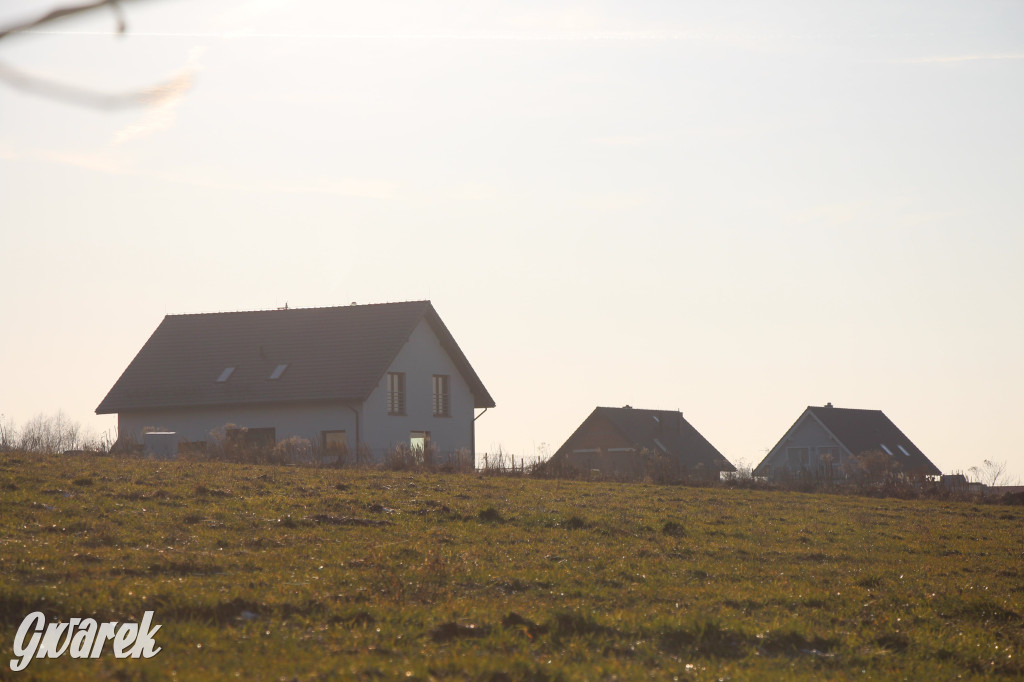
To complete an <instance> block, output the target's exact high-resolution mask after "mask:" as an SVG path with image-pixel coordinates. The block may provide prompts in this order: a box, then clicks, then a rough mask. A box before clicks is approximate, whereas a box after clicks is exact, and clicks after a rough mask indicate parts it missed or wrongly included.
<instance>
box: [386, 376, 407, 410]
mask: <svg viewBox="0 0 1024 682" xmlns="http://www.w3.org/2000/svg"><path fill="white" fill-rule="evenodd" d="M386 389H387V390H386V392H385V400H386V401H387V410H388V416H389V417H404V416H405V372H388V373H387V386H386Z"/></svg>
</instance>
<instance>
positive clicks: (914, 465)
mask: <svg viewBox="0 0 1024 682" xmlns="http://www.w3.org/2000/svg"><path fill="white" fill-rule="evenodd" d="M872 452H880V453H883V454H884V455H885V456H886V457H888V458H889V460H890V463H891V465H892V466H891V468H892V470H893V471H897V472H899V473H902V474H909V475H923V476H937V475H939V474H940V473H941V472H940V471H939V469H938V467H936V466H935V465H934V464H932V462H931V460H929V459H928V458H927V457H925V455H924V453H923V452H921V450H920V449H919V448H918V447H917V446H916V445H914V443H913V442H911V440H910V439H909V438H907V437H906V436H905V435H904V434H903V432H902V431H900V430H899V428H898V427H897V426H896V425H895V424H894V423H892V421H891V420H890V419H889V418H888V417H887V416H885V413H884V412H882V411H881V410H858V409H851V408H840V407H833V406H832V403H828V404H826V405H825V406H824V407H808V408H807V409H806V410H804V412H803V414H801V415H800V417H799V418H798V419H797V420H796V422H795V423H794V424H793V425H792V426H791V427H789V430H788V431H786V433H785V435H783V436H782V438H781V439H780V440H779V442H778V443H776V445H775V447H774V448H772V449H771V450H770V451H769V452H768V454H767V455H765V458H764V459H763V460H761V463H760V464H758V465H757V467H756V468H755V469H754V472H753V473H754V475H755V476H766V477H769V478H772V477H779V476H793V475H810V476H813V477H817V478H842V477H844V476H845V474H846V472H845V464H846V462H848V461H849V460H850V459H851V458H852V457H855V456H859V455H863V454H865V453H872Z"/></svg>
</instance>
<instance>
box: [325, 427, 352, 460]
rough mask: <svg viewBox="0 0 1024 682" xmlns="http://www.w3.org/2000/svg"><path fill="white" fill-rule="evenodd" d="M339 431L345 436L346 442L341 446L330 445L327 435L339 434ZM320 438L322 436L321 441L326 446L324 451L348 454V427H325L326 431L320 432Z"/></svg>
mask: <svg viewBox="0 0 1024 682" xmlns="http://www.w3.org/2000/svg"><path fill="white" fill-rule="evenodd" d="M338 433H340V434H341V435H342V437H343V438H344V440H345V444H344V445H343V446H341V447H340V448H339V447H336V446H332V445H330V444H329V443H328V442H327V437H328V436H330V435H334V434H338ZM320 438H321V442H322V443H323V446H324V452H326V453H334V452H337V453H338V454H341V455H347V454H348V432H347V431H346V429H325V430H324V431H321V432H320Z"/></svg>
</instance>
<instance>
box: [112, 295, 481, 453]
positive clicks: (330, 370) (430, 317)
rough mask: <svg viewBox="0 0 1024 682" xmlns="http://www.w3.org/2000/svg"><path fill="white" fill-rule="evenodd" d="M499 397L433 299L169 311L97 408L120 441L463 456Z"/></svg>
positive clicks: (471, 446)
mask: <svg viewBox="0 0 1024 682" xmlns="http://www.w3.org/2000/svg"><path fill="white" fill-rule="evenodd" d="M489 407H494V400H493V399H492V398H491V396H490V394H489V393H488V392H487V389H486V388H485V387H484V385H483V383H482V382H481V381H480V378H479V377H478V376H477V374H476V372H475V371H474V370H473V367H472V366H471V365H470V364H469V360H467V359H466V356H465V354H464V353H463V352H462V350H461V349H460V348H459V345H458V344H457V343H456V342H455V339H454V338H453V337H452V335H451V333H450V332H449V331H448V328H447V327H446V326H445V324H444V322H442V321H441V318H440V316H438V314H437V312H436V311H435V310H434V307H433V305H431V303H430V301H409V302H402V303H384V304H375V305H351V306H341V307H328V308H305V309H303V308H291V309H288V308H285V309H279V310H261V311H251V312H233V313H212V314H195V315H168V316H166V317H164V319H163V321H162V322H161V323H160V325H159V326H158V327H157V329H156V331H154V332H153V335H152V336H151V337H150V338H149V340H148V341H146V343H145V345H144V346H143V347H142V349H141V350H140V351H139V353H138V355H136V356H135V359H134V360H132V361H131V363H130V364H129V365H128V368H127V369H125V371H124V373H123V374H122V375H121V377H120V378H119V379H118V380H117V382H115V384H114V386H113V388H111V389H110V392H109V393H108V394H107V396H106V397H105V398H104V399H103V402H101V403H100V405H99V407H97V408H96V413H97V414H117V419H118V432H119V439H120V440H121V441H134V442H137V443H141V442H142V440H143V434H144V432H145V431H159V432H163V435H164V437H166V435H167V434H169V433H172V434H174V438H175V439H176V440H177V441H178V442H189V443H191V444H196V443H197V442H199V443H201V442H202V441H208V440H209V439H211V434H214V433H217V431H218V429H223V428H224V427H225V425H233V427H232V429H233V430H235V431H236V432H237V431H242V432H244V434H245V436H246V438H247V439H248V440H249V442H252V441H253V440H254V439H255V440H258V441H260V442H261V443H262V444H264V445H273V444H274V443H276V442H279V441H281V440H284V439H287V438H290V437H292V436H298V437H300V438H305V439H308V440H310V441H311V442H312V443H315V444H319V445H321V446H323V447H324V448H325V449H328V450H334V451H337V452H339V453H342V454H346V455H349V456H351V457H359V458H362V459H370V460H380V459H382V458H383V457H384V456H385V455H386V454H387V453H388V452H391V451H393V450H395V449H397V448H401V447H403V446H404V447H409V448H410V449H416V448H422V449H424V450H425V449H427V448H430V449H431V451H432V452H437V453H456V452H461V453H463V454H464V455H467V456H468V454H470V453H473V450H474V428H473V420H474V414H475V412H474V410H476V409H479V408H489Z"/></svg>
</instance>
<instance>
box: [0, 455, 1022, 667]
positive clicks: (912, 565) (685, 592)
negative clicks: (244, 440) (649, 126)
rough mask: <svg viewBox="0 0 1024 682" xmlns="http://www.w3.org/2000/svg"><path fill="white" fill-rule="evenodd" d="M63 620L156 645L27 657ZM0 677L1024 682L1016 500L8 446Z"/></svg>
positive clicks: (2, 499)
mask: <svg viewBox="0 0 1024 682" xmlns="http://www.w3.org/2000/svg"><path fill="white" fill-rule="evenodd" d="M36 610H41V611H43V612H44V613H45V614H46V615H47V616H48V617H49V618H51V619H58V618H63V619H65V620H67V619H68V618H70V617H87V616H88V617H94V618H96V619H97V620H101V621H123V620H129V619H134V620H139V619H140V618H141V617H142V614H143V612H144V611H146V610H153V611H155V616H154V623H157V624H161V625H162V628H161V630H160V631H159V632H158V633H157V634H156V636H155V639H156V640H157V644H158V645H160V646H162V647H163V650H162V651H161V653H159V654H158V655H157V656H155V657H154V658H151V659H148V660H131V659H128V660H117V659H115V658H114V657H113V655H112V654H111V653H110V649H109V647H108V648H107V650H106V653H105V655H104V656H103V657H102V658H100V659H98V660H76V659H71V658H69V657H67V656H65V657H63V658H59V659H54V660H49V659H44V660H36V661H34V662H32V663H31V664H30V665H29V667H28V669H27V670H26V671H24V672H22V673H18V674H15V673H12V672H11V671H10V669H9V667H8V661H9V659H10V658H12V657H13V653H12V646H13V641H14V638H15V633H16V631H17V628H18V626H19V625H20V623H21V621H22V619H23V618H24V617H25V616H26V615H28V614H29V613H30V612H32V611H36ZM0 641H3V650H4V652H5V658H4V660H3V666H2V669H0V677H5V676H8V677H14V678H22V679H31V678H33V677H39V678H46V679H56V678H60V679H104V678H106V679H209V678H230V679H236V678H238V679H250V678H251V679H300V680H305V679H352V678H356V679H364V678H365V679H374V678H380V679H398V678H401V679H420V680H425V679H431V678H456V679H479V680H519V679H540V680H547V679H551V680H555V679H566V680H575V679H585V680H596V679H673V677H676V678H678V679H683V680H686V679H697V680H702V679H719V678H727V679H733V680H741V679H910V680H950V679H959V678H961V677H962V678H963V679H972V678H1004V679H1020V678H1021V677H1022V676H1024V509H1022V508H1020V507H1006V506H974V505H972V504H969V503H953V502H935V501H909V502H908V501H899V500H881V499H868V498H856V497H844V496H838V495H809V494H800V493H783V492H763V491H750V490H728V489H710V488H690V487H678V486H657V485H645V484H613V483H590V482H578V481H573V482H569V481H547V480H532V479H522V478H510V477H488V476H479V475H476V474H450V475H442V474H425V473H392V472H383V471H372V470H315V469H302V468H275V467H261V466H245V465H236V464H220V463H197V462H172V463H167V462H163V463H161V462H154V461H144V460H136V459H116V458H111V457H99V456H96V457H94V456H82V457H76V458H67V457H40V456H32V455H0Z"/></svg>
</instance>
